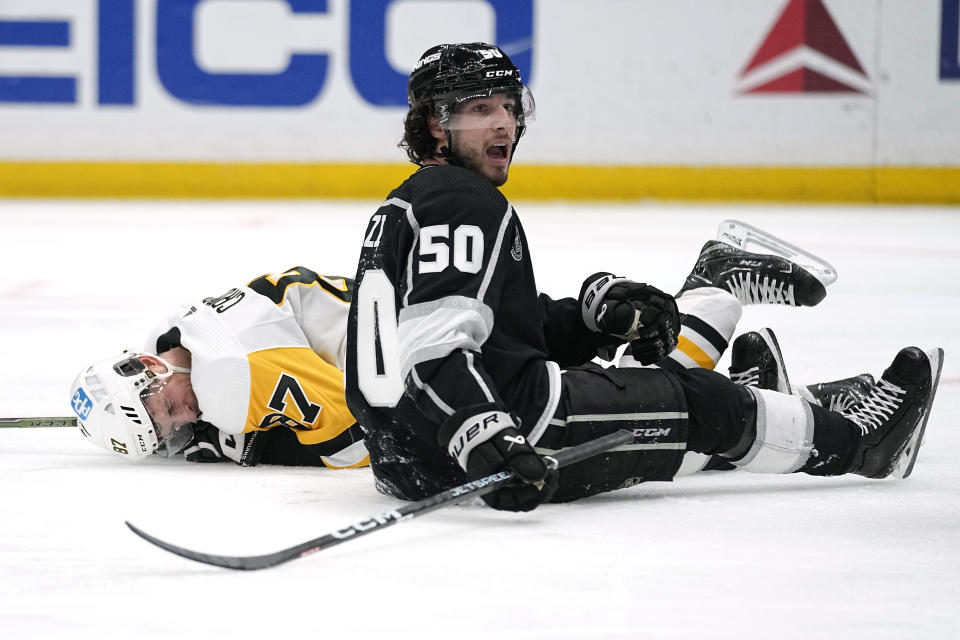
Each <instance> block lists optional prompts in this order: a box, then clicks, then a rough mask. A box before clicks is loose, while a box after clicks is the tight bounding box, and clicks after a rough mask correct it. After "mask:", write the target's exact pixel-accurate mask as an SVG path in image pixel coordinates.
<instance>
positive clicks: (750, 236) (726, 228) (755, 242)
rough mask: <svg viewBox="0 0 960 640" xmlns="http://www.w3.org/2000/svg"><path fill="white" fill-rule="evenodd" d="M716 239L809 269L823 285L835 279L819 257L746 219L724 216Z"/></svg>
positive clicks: (831, 270) (825, 285)
mask: <svg viewBox="0 0 960 640" xmlns="http://www.w3.org/2000/svg"><path fill="white" fill-rule="evenodd" d="M717 240H719V241H720V242H722V243H724V244H728V245H730V246H731V247H736V248H737V249H742V250H744V251H748V252H750V253H765V254H772V255H776V256H780V257H781V258H786V259H787V260H789V261H790V262H795V263H796V264H798V265H800V266H801V267H803V268H804V269H806V270H807V271H809V272H810V273H811V275H813V277H814V278H816V279H817V280H819V281H820V284H822V285H823V286H824V287H829V286H830V285H831V284H833V283H834V282H836V281H837V270H836V269H834V268H833V265H831V264H830V263H829V262H827V261H826V260H824V259H823V258H820V257H817V256H815V255H814V254H812V253H810V252H809V251H806V250H805V249H801V248H800V247H798V246H796V245H792V244H790V243H789V242H787V241H786V240H781V239H780V238H778V237H777V236H775V235H773V234H771V233H767V232H766V231H764V230H763V229H759V228H757V227H754V226H753V225H749V224H747V223H746V222H740V221H739V220H724V221H723V222H721V223H720V225H719V226H718V227H717Z"/></svg>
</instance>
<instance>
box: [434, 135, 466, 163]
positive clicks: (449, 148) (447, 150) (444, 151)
mask: <svg viewBox="0 0 960 640" xmlns="http://www.w3.org/2000/svg"><path fill="white" fill-rule="evenodd" d="M443 133H444V135H446V136H447V144H445V145H444V146H442V147H440V151H439V152H438V153H437V157H438V158H442V159H443V161H444V162H446V163H447V164H449V165H453V166H454V167H462V166H463V163H462V162H460V159H459V158H458V157H457V155H456V154H455V153H454V152H453V132H452V131H451V130H450V129H444V130H443Z"/></svg>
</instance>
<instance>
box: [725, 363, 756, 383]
mask: <svg viewBox="0 0 960 640" xmlns="http://www.w3.org/2000/svg"><path fill="white" fill-rule="evenodd" d="M730 381H731V382H735V383H737V384H742V385H744V386H746V387H756V386H758V385H759V384H760V367H750V368H749V369H747V370H745V371H731V372H730Z"/></svg>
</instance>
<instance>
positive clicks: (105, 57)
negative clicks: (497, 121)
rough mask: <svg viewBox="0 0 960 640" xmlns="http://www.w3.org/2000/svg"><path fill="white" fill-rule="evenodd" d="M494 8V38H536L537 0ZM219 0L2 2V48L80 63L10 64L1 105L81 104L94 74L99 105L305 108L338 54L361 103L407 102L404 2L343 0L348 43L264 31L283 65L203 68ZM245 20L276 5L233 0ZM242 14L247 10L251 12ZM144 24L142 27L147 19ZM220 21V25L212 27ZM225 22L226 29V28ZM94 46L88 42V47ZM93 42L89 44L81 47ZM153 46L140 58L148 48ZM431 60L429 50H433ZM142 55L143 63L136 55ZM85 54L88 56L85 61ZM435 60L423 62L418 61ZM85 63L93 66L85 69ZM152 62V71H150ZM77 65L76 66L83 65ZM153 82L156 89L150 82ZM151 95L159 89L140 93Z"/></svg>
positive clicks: (522, 57) (494, 3)
mask: <svg viewBox="0 0 960 640" xmlns="http://www.w3.org/2000/svg"><path fill="white" fill-rule="evenodd" d="M282 1H283V3H284V4H285V5H286V6H287V8H288V9H289V11H290V14H291V15H290V17H289V19H290V20H293V21H296V20H299V19H304V18H316V17H317V16H325V17H327V18H332V17H336V19H337V22H338V23H339V16H333V15H332V14H333V13H335V12H334V11H332V10H331V9H330V7H329V6H328V5H330V4H334V3H330V2H328V0H282ZM483 1H484V2H485V3H486V4H487V5H488V6H489V7H490V8H491V9H492V10H493V11H492V12H493V14H494V18H495V20H494V33H496V36H497V40H498V42H534V37H533V3H534V0H483ZM207 2H210V3H213V2H214V0H155V5H156V8H155V10H151V11H138V10H137V9H138V7H142V6H143V5H144V4H146V3H140V2H132V1H131V0H97V1H96V3H87V2H83V3H79V2H78V3H75V4H76V5H77V9H76V14H75V15H74V16H72V17H67V18H64V17H63V15H62V14H58V15H57V17H56V18H55V19H54V18H51V19H36V18H31V19H29V20H24V19H19V18H13V17H11V18H5V17H4V15H3V8H2V6H3V5H2V3H0V49H6V48H8V47H27V48H28V49H24V53H23V54H22V55H32V53H33V52H38V55H39V56H43V55H44V54H45V53H47V52H48V51H50V50H51V49H55V50H57V51H60V52H64V53H74V52H75V57H76V61H75V62H74V63H73V64H66V65H64V68H63V70H62V72H60V73H58V72H57V71H55V70H54V71H50V70H47V69H46V68H45V69H44V73H43V74H37V75H32V74H31V73H29V72H28V71H26V70H24V71H23V72H17V71H15V70H13V71H12V70H10V69H9V67H4V70H3V73H2V74H0V106H2V104H3V103H56V104H76V103H78V101H79V100H78V91H77V84H78V77H80V76H81V75H82V76H84V77H85V78H90V81H91V82H92V85H91V86H95V87H96V90H95V91H94V95H93V97H92V99H93V100H94V101H95V103H96V104H97V105H118V106H124V105H126V106H133V105H135V104H137V102H138V95H137V94H138V91H137V87H138V84H140V85H143V84H144V83H150V82H152V80H153V78H154V77H156V78H157V80H158V81H159V88H160V89H161V90H162V91H165V92H166V93H167V94H168V95H169V96H171V97H173V98H174V99H175V100H177V101H179V102H181V103H186V104H192V105H204V106H207V107H208V106H221V107H251V106H255V107H299V106H305V105H308V104H310V103H312V102H313V101H314V100H316V99H317V97H318V96H319V95H320V94H321V91H322V90H323V88H324V85H325V84H326V81H327V75H328V71H329V70H330V60H331V59H332V58H336V57H339V58H342V59H345V60H346V61H347V63H348V68H349V76H350V80H351V81H352V83H353V86H354V88H355V89H356V92H357V94H358V95H359V96H360V98H361V99H362V100H364V101H365V102H367V103H369V104H371V105H374V106H381V107H406V106H407V79H408V75H409V69H401V68H397V67H395V66H394V65H393V64H391V61H390V57H389V56H388V54H387V42H388V38H391V37H392V38H397V37H402V35H403V34H399V35H398V34H394V33H392V32H391V30H392V29H398V28H400V27H399V26H396V27H395V26H392V25H391V21H390V20H389V19H388V16H389V13H390V11H389V10H390V8H391V5H393V4H400V2H399V0H363V1H362V2H360V1H359V0H358V1H355V2H347V3H340V4H341V5H343V4H345V5H347V8H344V9H343V11H344V12H346V13H347V20H346V21H345V23H346V29H347V31H348V33H346V34H343V35H344V37H342V38H340V39H338V42H345V43H347V44H345V45H343V50H337V49H333V48H331V49H330V50H323V49H322V48H318V50H315V51H307V52H303V51H302V50H301V49H300V48H299V47H297V46H296V45H294V44H292V43H287V42H285V41H283V36H282V35H276V36H274V40H270V39H269V38H270V36H269V34H264V39H265V40H264V42H265V44H264V46H271V45H274V46H275V47H276V48H277V49H278V50H279V52H280V56H281V58H285V60H284V62H285V65H284V68H283V70H282V71H279V72H273V73H272V72H266V73H265V72H263V70H262V69H257V70H249V71H244V70H239V71H236V70H231V71H230V72H215V71H210V70H207V69H205V68H204V65H203V64H201V62H200V61H199V60H198V56H197V51H198V50H200V49H201V47H200V46H199V45H201V44H202V43H203V38H204V33H205V31H206V29H207V28H208V27H209V25H208V23H207V22H204V24H203V25H202V26H203V29H200V28H198V23H199V20H198V18H197V14H198V12H199V9H200V8H201V6H202V5H204V4H205V3H207ZM241 4H242V6H243V7H245V8H242V9H240V10H239V11H242V12H244V13H242V15H243V16H244V18H243V19H244V20H247V21H249V22H250V23H253V24H258V23H259V17H260V16H262V15H263V14H259V13H258V12H259V11H263V10H265V7H266V8H267V9H266V10H269V7H270V6H273V5H274V4H275V3H274V2H269V3H266V2H265V3H237V5H241ZM422 11H423V14H422V15H423V22H424V23H425V24H426V25H427V26H426V27H425V28H429V26H430V25H431V24H433V23H432V22H431V13H430V10H429V9H427V8H424V9H422ZM246 16H250V17H249V18H247V17H246ZM143 22H148V23H149V24H147V25H146V28H145V29H144V28H142V23H143ZM88 24H89V25H94V27H93V29H94V30H95V33H91V34H80V35H77V34H74V33H72V31H74V30H75V25H84V26H85V25H88ZM213 26H214V27H216V25H213ZM221 28H224V29H226V28H230V27H229V25H227V26H222V27H221ZM141 33H148V34H149V35H148V36H147V42H145V43H143V42H138V38H139V34H141ZM87 43H92V44H89V45H88V44H87ZM81 46H90V47H91V49H92V51H80V47H81ZM145 46H147V47H150V50H149V51H147V52H146V54H145V55H144V52H143V48H144V47H145ZM481 55H483V56H484V57H485V58H495V57H502V55H501V54H500V52H499V51H497V50H495V49H488V50H483V52H481ZM431 57H432V56H431ZM511 57H512V59H513V62H514V64H516V65H517V66H518V67H519V68H520V69H521V70H522V73H523V74H525V75H524V76H523V77H525V78H528V79H529V78H530V70H531V69H532V67H533V50H532V47H531V48H528V49H526V50H522V51H517V52H513V53H511ZM141 58H142V59H143V60H144V63H143V64H140V62H139V61H140V59H141ZM88 60H90V61H92V62H87V61H88ZM427 62H430V59H429V58H428V59H426V60H424V61H421V64H426V63H427ZM83 65H88V66H86V67H84V66H83ZM145 65H147V66H149V65H153V67H154V68H150V69H144V66H145ZM78 67H79V68H78ZM149 88H150V89H152V88H153V87H149ZM143 93H145V94H153V93H154V92H153V91H143Z"/></svg>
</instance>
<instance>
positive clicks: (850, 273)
mask: <svg viewBox="0 0 960 640" xmlns="http://www.w3.org/2000/svg"><path fill="white" fill-rule="evenodd" d="M374 207H375V203H321V202H299V203H284V202H262V203H251V202H242V203H229V202H227V203H224V202H219V203H184V202H176V203H154V202H83V203H74V202H28V201H0V239H2V243H0V417H15V416H60V415H70V408H69V403H68V397H67V391H68V386H69V383H70V381H71V379H72V378H73V376H74V375H75V374H76V373H77V372H78V371H79V370H80V368H81V367H82V366H84V365H85V364H87V363H88V361H92V360H93V359H96V358H99V357H105V356H108V355H110V354H111V353H114V352H119V351H120V350H121V349H122V348H124V347H129V346H134V347H139V346H140V345H141V344H142V341H143V336H144V334H145V332H146V331H147V330H148V329H149V328H150V327H151V326H152V325H153V323H154V322H155V321H156V320H158V319H159V318H160V317H161V316H162V315H163V314H165V313H166V312H167V311H168V310H169V309H170V308H172V307H174V306H176V305H177V304H178V303H180V302H183V301H187V300H191V299H193V298H196V297H202V296H207V295H216V294H219V293H222V292H223V291H225V290H226V289H228V288H230V287H232V286H234V285H237V284H240V283H244V282H246V281H248V280H249V279H251V278H253V277H255V276H257V275H260V274H262V273H266V272H275V271H279V270H285V269H286V268H288V267H290V266H293V265H297V264H304V265H307V266H310V267H312V268H313V269H315V270H318V271H321V272H324V273H340V274H345V275H352V274H353V272H354V266H355V265H354V261H355V258H356V255H357V251H358V248H359V245H360V242H361V240H362V238H361V236H362V233H363V229H364V224H365V221H366V218H367V216H368V215H369V214H370V212H371V211H372V210H373V208H374ZM518 211H519V214H520V216H521V219H522V220H523V222H524V224H525V227H526V229H527V233H528V236H529V238H530V242H531V245H532V247H533V249H532V250H533V260H534V264H535V266H536V267H537V274H538V277H539V282H538V284H539V286H540V289H541V290H542V291H545V292H548V293H551V294H553V295H555V296H562V295H576V293H577V291H578V289H579V286H580V282H581V280H582V278H583V277H585V276H586V275H589V274H590V273H592V272H594V271H598V270H610V271H614V272H617V273H621V274H624V275H628V276H631V277H633V278H634V279H637V280H642V281H647V282H651V283H654V284H658V285H660V286H661V287H662V288H665V289H669V290H675V289H676V288H678V286H679V284H680V282H681V281H682V279H683V277H684V276H685V275H686V273H687V272H688V270H689V268H690V266H691V265H692V264H693V260H694V258H695V256H696V255H697V253H698V251H699V248H700V246H701V245H702V243H703V242H704V241H705V240H707V239H708V238H711V237H713V235H714V233H715V230H716V226H717V224H718V223H719V222H720V220H722V219H724V218H737V219H741V220H744V221H746V222H749V223H751V224H754V225H756V226H759V227H761V228H764V229H767V230H769V231H771V232H773V233H776V234H778V235H780V236H781V237H783V238H785V239H787V240H789V241H790V242H793V243H794V244H798V245H800V246H802V247H804V248H806V249H809V250H811V251H813V252H814V253H817V254H819V255H821V256H822V257H824V258H825V259H827V260H828V261H829V262H831V263H833V265H834V266H835V267H836V268H837V270H838V271H839V274H840V278H839V280H838V282H837V283H836V284H835V285H833V286H832V287H831V288H830V290H829V294H828V296H827V298H826V300H825V301H824V302H823V303H822V304H821V305H820V306H818V307H816V308H813V309H788V308H760V307H748V308H747V309H746V310H745V313H744V317H743V320H742V321H741V325H740V329H741V330H750V329H756V328H759V327H762V326H771V327H773V328H774V329H775V330H776V332H777V334H778V336H779V338H780V343H781V346H782V347H783V350H784V354H785V358H786V360H787V365H788V367H789V372H790V375H791V377H792V378H793V380H794V381H798V382H799V381H804V382H807V383H812V382H815V381H823V380H833V379H837V378H841V377H846V376H848V375H853V374H856V373H860V372H862V371H870V372H872V373H874V374H875V375H879V374H880V373H882V371H883V369H884V368H885V367H886V366H887V365H888V364H889V363H890V361H891V360H892V358H893V356H894V354H895V353H896V352H897V350H898V349H900V348H901V347H903V346H906V345H911V344H916V345H919V346H923V347H926V348H929V347H933V346H942V347H944V348H945V350H946V364H945V367H944V372H943V379H942V380H941V384H940V393H939V396H938V397H937V401H936V405H935V406H934V409H933V414H932V417H931V419H930V423H929V425H928V429H927V438H926V444H925V446H924V448H923V449H922V450H921V452H920V457H919V461H918V463H917V467H916V469H915V471H914V474H913V476H912V477H911V478H909V479H908V480H906V481H903V482H896V481H870V480H867V479H864V478H860V477H856V476H851V477H841V478H826V479H824V478H811V477H806V476H801V475H789V476H757V475H749V474H745V473H741V472H735V473H712V474H703V475H700V476H695V477H688V478H682V479H679V480H677V481H676V482H674V483H655V484H644V485H641V486H637V487H634V488H631V489H626V490H622V491H619V492H615V493H610V494H606V495H603V496H599V497H596V498H593V499H589V500H584V501H582V502H580V503H575V504H567V505H547V506H544V507H541V508H540V509H538V510H537V511H535V512H533V513H531V514H526V515H523V514H518V515H514V514H506V513H498V512H495V511H493V510H490V509H488V508H485V507H483V506H481V505H477V504H468V505H461V506H453V507H450V508H446V509H443V510H440V511H437V512H435V513H432V514H429V515H427V516H424V517H423V518H419V519H415V520H413V521H412V522H410V523H407V524H404V525H403V526H398V527H394V528H390V529H386V530H383V531H379V532H376V533H375V534H373V535H370V536H368V537H365V538H362V539H358V540H355V541H352V542H349V543H347V544H343V545H340V546H338V547H335V548H333V549H330V550H328V551H323V552H321V553H319V554H316V555H313V556H310V557H307V558H303V559H300V560H297V561H295V562H292V563H290V564H287V565H284V566H282V567H279V568H276V569H271V570H266V571H261V572H252V573H239V572H230V571H226V570H221V569H217V568H213V567H208V566H205V565H200V564H195V563H192V562H190V561H187V560H183V559H181V558H178V557H175V556H172V555H170V554H168V553H166V552H164V551H161V550H159V549H156V548H154V547H152V546H150V545H148V544H146V543H145V542H143V541H142V540H140V539H139V538H137V537H135V536H134V535H133V534H131V533H130V532H129V531H128V530H127V528H126V527H125V526H124V524H123V521H124V520H130V521H132V522H134V523H136V524H137V525H139V526H140V527H142V528H144V529H146V530H147V531H149V532H152V533H154V534H156V535H158V536H160V537H162V538H166V539H168V540H170V541H171V542H174V543H178V544H182V545H185V546H189V547H192V548H195V549H198V550H201V551H211V552H218V553H228V554H247V553H264V552H269V551H274V550H277V549H279V548H282V547H285V546H288V545H292V544H295V543H298V542H301V541H304V540H307V539H310V538H314V537H318V536H320V535H322V534H324V533H327V532H329V531H331V530H334V529H339V528H341V527H343V526H346V525H348V524H350V523H352V522H354V521H357V520H360V519H362V518H364V517H366V516H368V515H372V514H375V513H379V512H380V511H383V510H385V509H388V508H390V507H393V506H394V505H395V502H394V501H393V500H391V499H390V498H387V497H384V496H382V495H378V494H377V493H375V491H374V489H373V485H372V482H371V477H370V474H369V472H368V471H366V470H352V471H329V470H323V469H294V468H276V467H264V468H253V469H244V468H240V467H236V466H234V465H229V464H223V465H190V464H187V463H184V462H165V461H162V460H159V459H156V460H148V461H146V462H145V463H142V464H139V465H136V464H129V463H126V462H124V461H122V460H120V459H116V458H114V457H113V456H111V455H109V454H107V453H106V452H103V451H100V450H98V449H95V448H94V447H91V446H90V445H89V444H88V443H86V442H84V439H83V438H82V437H81V436H80V434H79V433H78V432H77V431H75V430H74V429H63V428H61V429H57V428H40V429H12V428H7V429H0V635H2V636H3V637H4V638H16V639H18V640H19V639H21V638H67V637H69V638H97V639H98V640H102V639H103V638H107V637H109V638H136V639H137V640H141V639H142V640H146V639H151V638H181V639H184V638H201V637H204V638H209V637H221V638H260V639H263V638H326V639H328V640H329V639H330V638H335V637H356V638H367V637H392V638H418V639H419V638H441V637H450V638H550V639H558V638H577V639H580V638H707V637H709V638H738V639H739V638H803V639H805V640H806V639H809V638H872V639H882V638H895V639H897V640H903V639H905V638H938V639H939V638H951V637H952V638H955V637H960V605H958V604H957V594H958V593H960V506H958V489H957V487H958V484H960V430H958V428H957V422H958V418H960V402H958V398H960V365H958V362H960V249H958V248H957V244H958V241H960V209H957V208H925V207H903V208H898V207H825V206H824V207H780V206H767V205H729V206H679V205H659V204H642V205H622V206H611V205H595V206H588V205H576V206H573V205H560V204H558V205H543V204H538V205H534V204H522V203H520V204H519V205H518ZM726 366H727V360H726V359H724V361H722V362H721V365H720V367H719V368H720V370H721V371H725V370H726ZM387 634H388V635H387Z"/></svg>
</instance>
